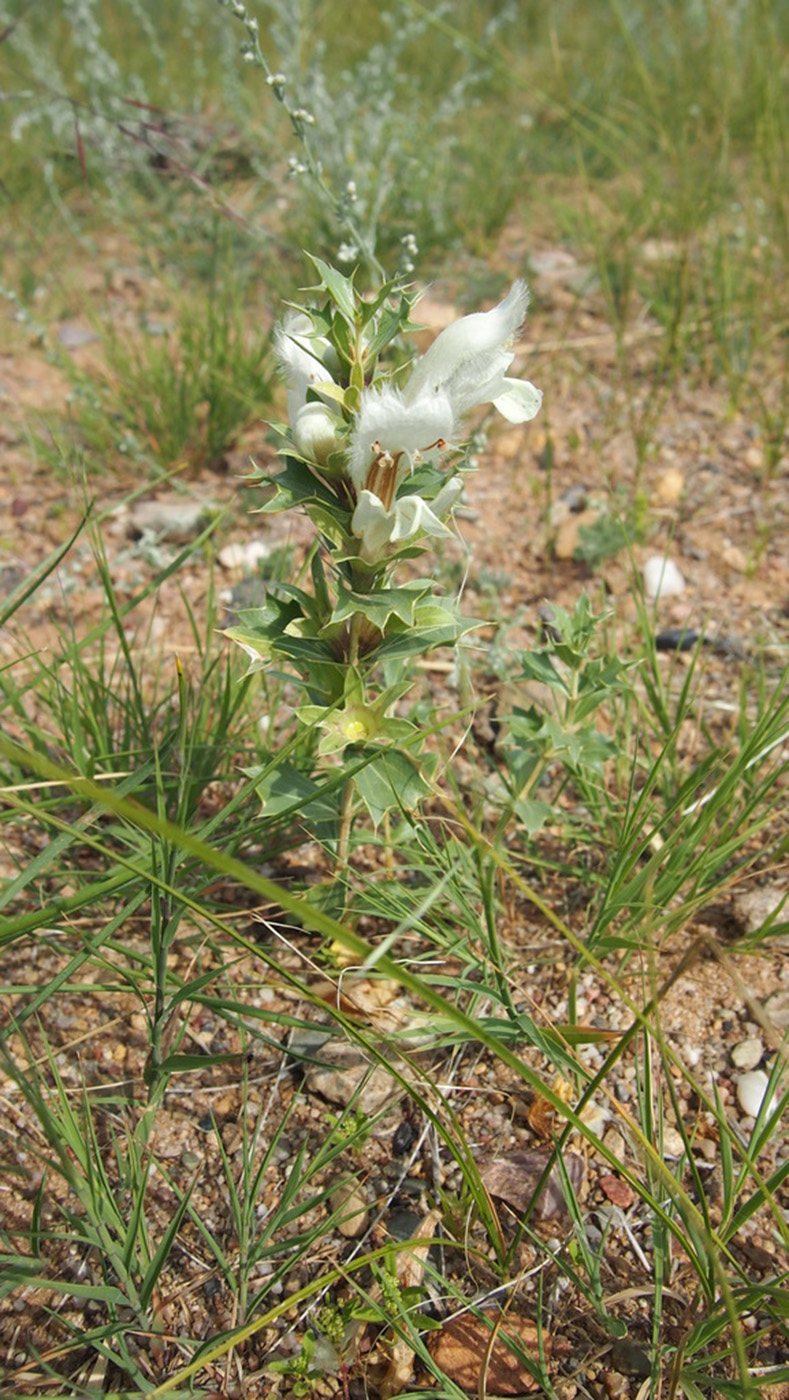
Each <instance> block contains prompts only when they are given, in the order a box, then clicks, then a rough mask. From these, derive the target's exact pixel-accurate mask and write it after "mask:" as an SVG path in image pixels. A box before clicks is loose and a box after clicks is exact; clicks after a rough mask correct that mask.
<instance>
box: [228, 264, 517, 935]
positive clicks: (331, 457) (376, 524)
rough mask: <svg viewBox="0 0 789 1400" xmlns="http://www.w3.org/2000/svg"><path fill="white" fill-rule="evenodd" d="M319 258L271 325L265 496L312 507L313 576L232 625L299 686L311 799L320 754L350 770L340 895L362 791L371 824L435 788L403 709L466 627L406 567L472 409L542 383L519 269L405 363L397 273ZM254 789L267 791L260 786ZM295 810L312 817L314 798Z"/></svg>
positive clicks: (507, 403)
mask: <svg viewBox="0 0 789 1400" xmlns="http://www.w3.org/2000/svg"><path fill="white" fill-rule="evenodd" d="M311 261H312V263H313V266H314V267H315V270H316V272H317V274H318V285H317V286H316V287H315V288H314V289H313V291H314V301H313V303H312V304H311V305H310V306H309V307H307V308H305V309H304V310H302V311H290V312H289V313H288V314H287V315H286V317H285V318H284V320H283V322H282V324H281V326H280V327H279V329H278V331H277V333H276V338H275V348H276V353H277V357H278V360H279V363H280V369H281V372H282V375H283V378H284V380H285V388H286V395H287V410H288V421H287V423H286V424H283V425H281V427H280V431H281V434H282V438H283V447H282V457H283V466H282V469H281V471H280V472H278V473H277V474H276V475H275V476H274V477H268V476H267V477H265V478H263V480H264V481H265V483H266V485H268V486H269V487H271V486H273V487H274V493H273V496H271V498H270V499H269V500H267V501H266V502H265V504H264V505H263V506H262V510H263V511H264V512H268V513H271V512H275V511H281V510H287V509H300V510H303V511H304V512H306V514H307V515H308V516H309V518H310V519H311V520H312V522H313V524H314V526H315V529H316V534H317V541H316V545H317V547H316V549H315V550H314V552H313V555H312V582H313V588H312V591H311V592H308V591H306V590H304V589H301V588H297V587H296V586H295V585H286V586H284V587H282V588H281V589H280V591H279V594H278V596H276V597H274V596H271V597H269V598H267V600H266V603H265V605H264V607H262V608H258V609H255V610H254V611H252V612H250V613H247V614H244V613H242V615H241V623H240V625H239V626H237V627H234V628H231V629H230V630H229V632H228V635H229V636H230V637H231V638H232V639H233V640H235V641H236V642H238V643H239V645H241V646H242V647H243V648H244V650H245V651H246V652H247V654H248V656H249V657H250V661H251V666H252V669H259V668H260V667H263V666H266V665H269V664H271V663H273V662H276V664H277V666H278V667H279V668H280V669H282V667H283V666H284V667H285V669H286V670H287V671H288V672H289V673H290V674H291V675H292V677H293V679H294V680H295V681H297V683H298V684H299V686H300V688H301V691H302V699H303V703H302V704H300V705H299V707H298V709H297V711H296V713H297V715H298V717H299V719H300V720H301V722H302V723H303V724H304V725H305V726H306V727H307V728H309V729H312V730H314V731H315V732H316V733H317V735H318V736H319V738H318V744H317V754H316V768H315V770H314V774H313V772H312V771H311V772H310V773H309V774H308V783H311V784H312V785H313V786H312V788H311V789H310V788H309V787H308V788H307V789H306V790H307V791H308V792H309V791H312V790H314V792H315V803H314V810H315V813H316V814H317V811H318V806H319V799H320V782H319V778H320V771H321V767H322V766H323V765H325V763H326V762H330V763H332V764H334V765H336V764H337V763H338V762H339V763H341V764H343V765H344V766H346V767H347V770H348V776H347V777H346V780H345V782H344V783H342V784H341V785H340V790H341V798H340V801H339V803H338V805H337V817H336V827H335V837H334V840H333V842H332V843H331V844H332V847H333V852H334V861H333V865H334V876H335V881H336V884H337V886H342V889H343V891H345V892H346V893H347V891H348V889H349V886H350V880H349V866H350V855H351V836H352V829H353V816H354V812H355V811H356V810H357V798H359V797H361V799H362V800H363V802H364V804H365V806H366V807H367V810H368V812H369V814H370V816H371V818H372V820H373V822H374V824H375V825H376V826H378V825H379V824H380V822H381V821H384V820H385V819H386V818H387V816H388V813H390V812H391V811H394V810H398V809H399V810H401V811H406V810H409V809H411V810H412V809H413V808H414V807H416V806H418V805H419V803H420V802H421V801H422V800H424V798H425V797H426V796H427V795H429V793H430V792H431V790H432V789H431V776H432V759H431V755H429V754H428V753H427V752H426V750H425V747H424V744H423V743H422V741H421V735H420V733H419V730H418V728H417V726H416V725H414V724H413V723H412V722H411V721H410V720H408V719H407V718H405V717H403V716H402V715H401V714H400V713H399V712H398V707H399V705H400V702H401V701H402V700H403V697H404V696H405V694H406V693H407V692H408V690H409V689H410V688H411V685H412V675H411V667H412V665H413V660H414V658H415V657H418V656H420V655H423V654H424V653H425V652H427V651H429V650H431V649H432V648H433V647H436V646H451V647H452V646H456V644H457V643H458V641H459V640H460V638H461V637H462V636H463V634H464V632H466V631H468V630H469V629H470V628H471V627H472V626H473V625H474V624H473V622H471V621H469V620H467V619H464V618H463V617H461V616H460V614H459V611H458V608H457V605H456V603H455V602H454V601H453V600H451V599H447V598H445V597H443V596H442V595H441V594H440V592H439V590H438V589H437V588H436V586H435V584H434V581H433V580H432V579H431V578H418V577H417V578H415V577H413V572H414V571H413V568H412V567H411V565H412V562H413V561H414V560H415V559H418V558H419V556H420V555H422V554H424V552H425V550H426V549H427V548H428V545H429V543H430V541H431V540H432V539H435V538H451V537H452V534H453V531H452V518H453V511H454V508H455V506H456V504H457V501H458V499H459V497H460V494H461V492H462V489H463V476H464V465H465V459H464V453H463V437H464V419H465V418H466V416H467V415H468V413H469V412H470V411H472V410H473V409H475V408H478V407H482V406H484V405H492V406H493V407H494V408H495V409H497V410H498V411H499V412H500V413H501V414H502V415H503V416H504V417H505V418H506V419H507V420H508V421H509V422H511V423H527V422H528V421H529V420H530V419H531V418H533V417H534V415H535V414H536V413H537V412H538V410H539V407H540V402H541V397H542V396H541V394H540V391H539V390H538V389H535V388H534V386H533V385H531V384H529V383H527V382H526V381H524V380H520V379H517V378H512V377H510V376H509V375H508V373H507V372H508V370H510V368H511V366H512V362H513V360H514V356H515V350H514V341H515V337H516V335H517V332H518V330H519V328H520V326H521V323H522V321H523V317H524V315H525V312H526V307H527V304H528V293H527V291H526V287H525V285H524V284H523V283H522V282H516V283H515V285H514V286H513V287H512V289H511V291H510V292H509V294H508V295H507V296H506V297H505V298H504V300H503V301H502V302H501V303H500V305H499V306H497V307H494V309H493V310H492V311H487V312H480V313H476V314H475V315H472V316H465V317H462V318H461V319H460V320H458V321H456V322H455V323H454V324H453V325H451V326H449V327H448V328H447V329H445V330H444V331H442V332H441V334H440V335H438V336H437V337H436V339H435V340H434V342H433V344H432V345H431V346H430V348H429V349H428V351H427V352H426V354H424V355H423V356H422V357H421V358H419V359H416V361H415V362H414V363H413V364H412V367H411V370H410V373H406V374H405V375H403V373H402V371H401V368H400V365H399V364H398V362H397V359H396V358H395V352H396V351H397V350H398V349H399V348H400V347H401V346H402V345H403V343H404V342H405V343H407V339H408V337H409V336H411V335H412V334H413V332H414V330H415V329H416V328H415V326H414V324H413V322H412V320H411V312H412V300H411V298H410V297H409V296H408V295H407V293H406V291H405V289H404V288H403V287H402V285H401V283H400V282H399V280H398V279H395V280H393V281H389V282H384V283H383V284H382V285H381V286H380V287H379V289H378V291H377V292H376V293H375V294H374V295H372V296H361V295H360V294H359V292H358V291H357V289H356V287H355V285H354V279H353V277H351V278H348V277H345V276H343V275H342V274H341V273H339V272H338V271H337V270H336V269H335V268H333V267H330V266H329V265H328V264H326V263H324V262H322V261H321V260H320V259H319V258H312V259H311ZM386 352H389V353H390V355H391V356H392V361H393V362H390V363H387V355H386ZM399 358H402V356H401V355H400V357H399ZM405 564H408V566H409V567H408V573H407V575H406V574H405V570H404V569H403V566H404V565H405ZM401 573H402V574H403V575H404V576H403V577H400V575H401ZM360 759H361V760H363V761H362V762H360V761H359V760H360ZM297 778H298V784H300V788H299V790H300V791H304V781H305V775H304V774H303V773H300V774H298V775H296V776H294V786H297ZM261 796H262V798H263V800H264V805H265V802H266V801H267V800H268V797H269V793H268V791H267V790H266V789H265V787H264V789H263V790H262V791H261ZM322 810H324V809H322ZM302 811H303V814H304V816H305V818H306V819H307V821H309V818H310V815H311V806H310V802H309V801H307V802H306V804H304V805H303V806H302ZM346 893H343V895H342V904H341V907H342V909H343V911H344V910H345V904H346Z"/></svg>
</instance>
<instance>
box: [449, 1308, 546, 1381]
mask: <svg viewBox="0 0 789 1400" xmlns="http://www.w3.org/2000/svg"><path fill="white" fill-rule="evenodd" d="M505 1333H506V1335H507V1336H508V1337H511V1338H512V1340H513V1341H514V1342H517V1344H518V1345H519V1346H520V1347H521V1348H522V1350H523V1351H524V1352H527V1353H528V1354H529V1355H530V1356H533V1357H534V1359H535V1361H537V1360H538V1359H539V1354H540V1333H539V1330H538V1328H537V1326H536V1324H535V1323H533V1322H531V1321H530V1320H529V1318H526V1317H519V1316H517V1315H513V1314H512V1313H508V1314H506V1315H505V1314H503V1313H496V1314H494V1315H491V1317H490V1319H489V1321H486V1320H485V1319H484V1318H481V1317H473V1316H472V1315H471V1314H470V1313H464V1314H463V1315H462V1316H461V1317H453V1318H450V1319H449V1320H448V1321H447V1322H445V1324H444V1326H443V1327H442V1328H441V1329H440V1331H436V1332H431V1334H430V1336H429V1338H428V1347H429V1349H430V1355H431V1356H432V1358H433V1360H434V1361H435V1362H436V1364H437V1365H438V1366H440V1367H441V1370H442V1371H443V1372H444V1374H445V1375H446V1376H447V1377H448V1378H449V1380H451V1381H454V1382H455V1385H459V1386H460V1387H461V1389H463V1390H468V1391H471V1392H472V1393H474V1394H476V1393H477V1392H479V1393H480V1394H483V1393H484V1394H489V1395H528V1394H531V1393H533V1392H534V1391H535V1390H539V1389H540V1387H539V1384H538V1382H537V1381H535V1379H534V1377H533V1376H532V1374H531V1372H530V1371H527V1369H526V1367H525V1366H524V1365H523V1364H522V1362H520V1361H519V1360H518V1357H517V1356H516V1355H515V1353H514V1352H513V1351H510V1349H509V1347H508V1346H507V1344H506V1342H505V1341H504V1340H503V1334H505ZM543 1348H544V1355H545V1357H546V1359H547V1358H548V1357H549V1356H550V1353H551V1342H550V1339H549V1338H547V1337H546V1338H544V1340H543Z"/></svg>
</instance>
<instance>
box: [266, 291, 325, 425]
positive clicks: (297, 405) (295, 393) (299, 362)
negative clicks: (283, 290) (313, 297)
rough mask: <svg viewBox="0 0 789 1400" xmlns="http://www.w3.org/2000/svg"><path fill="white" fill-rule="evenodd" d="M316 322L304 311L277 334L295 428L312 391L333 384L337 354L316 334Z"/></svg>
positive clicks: (291, 315) (295, 314)
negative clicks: (300, 412)
mask: <svg viewBox="0 0 789 1400" xmlns="http://www.w3.org/2000/svg"><path fill="white" fill-rule="evenodd" d="M312 330H313V327H312V321H311V320H310V318H309V316H307V315H305V313H304V312H303V311H291V312H289V313H288V315H287V316H286V317H285V319H284V321H283V323H282V325H281V326H277V329H276V331H275V333H274V351H275V353H276V356H277V359H278V361H279V366H280V369H281V370H282V374H283V376H284V379H285V383H286V385H287V390H288V418H289V421H290V424H291V426H293V424H294V423H295V421H296V415H297V414H298V412H299V409H301V408H303V407H304V404H305V403H306V401H307V393H308V390H310V389H316V390H317V392H318V393H320V388H319V386H320V385H321V384H333V383H334V377H333V373H332V371H333V370H336V368H337V354H336V351H335V350H334V347H333V346H332V345H330V344H329V342H328V340H326V338H325V337H324V336H316V335H313V334H312Z"/></svg>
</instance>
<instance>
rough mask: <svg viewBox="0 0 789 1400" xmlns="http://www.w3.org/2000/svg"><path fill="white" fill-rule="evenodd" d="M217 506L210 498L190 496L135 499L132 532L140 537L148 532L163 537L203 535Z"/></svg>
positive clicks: (130, 522)
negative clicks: (204, 526)
mask: <svg viewBox="0 0 789 1400" xmlns="http://www.w3.org/2000/svg"><path fill="white" fill-rule="evenodd" d="M214 509H215V507H214V506H213V505H211V504H210V503H209V502H208V501H195V500H190V499H189V497H187V496H178V497H175V498H168V499H160V500H149V501H135V503H134V505H133V506H132V508H131V510H130V511H129V519H128V533H129V534H130V535H132V537H133V538H136V539H139V537H140V535H146V534H147V535H155V536H156V537H157V538H158V539H161V540H191V539H194V537H195V535H199V533H200V529H201V527H202V526H203V525H204V524H205V522H206V518H207V516H208V515H210V513H211V512H212V510H214Z"/></svg>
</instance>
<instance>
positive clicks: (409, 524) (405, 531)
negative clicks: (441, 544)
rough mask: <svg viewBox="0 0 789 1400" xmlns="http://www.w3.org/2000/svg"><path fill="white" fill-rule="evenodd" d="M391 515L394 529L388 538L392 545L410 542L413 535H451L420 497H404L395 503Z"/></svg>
mask: <svg viewBox="0 0 789 1400" xmlns="http://www.w3.org/2000/svg"><path fill="white" fill-rule="evenodd" d="M393 514H394V516H395V527H394V529H393V530H392V533H391V535H390V536H389V538H390V540H391V541H392V543H393V544H395V543H396V542H397V541H399V540H410V539H412V538H413V536H414V535H451V534H452V531H451V530H448V529H447V527H446V525H444V524H443V523H442V522H441V521H440V520H439V518H438V516H437V515H434V514H433V511H432V510H431V509H430V506H429V505H428V504H427V501H423V500H422V497H421V496H404V497H403V499H402V500H401V501H396V502H395V507H394V511H393Z"/></svg>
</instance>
